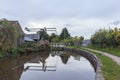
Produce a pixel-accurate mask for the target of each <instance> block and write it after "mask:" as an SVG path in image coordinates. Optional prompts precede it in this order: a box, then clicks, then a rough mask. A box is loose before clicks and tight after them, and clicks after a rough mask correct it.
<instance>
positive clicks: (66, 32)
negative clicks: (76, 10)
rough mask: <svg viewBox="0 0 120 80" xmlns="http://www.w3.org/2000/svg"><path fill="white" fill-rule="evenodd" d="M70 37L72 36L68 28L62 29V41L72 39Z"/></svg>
mask: <svg viewBox="0 0 120 80" xmlns="http://www.w3.org/2000/svg"><path fill="white" fill-rule="evenodd" d="M70 37H71V36H70V34H69V32H68V30H67V28H63V29H62V32H61V34H60V40H63V39H68V38H70Z"/></svg>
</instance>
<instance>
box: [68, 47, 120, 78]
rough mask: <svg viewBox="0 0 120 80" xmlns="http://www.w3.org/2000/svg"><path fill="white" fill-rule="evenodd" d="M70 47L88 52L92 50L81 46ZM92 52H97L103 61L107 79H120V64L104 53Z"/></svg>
mask: <svg viewBox="0 0 120 80" xmlns="http://www.w3.org/2000/svg"><path fill="white" fill-rule="evenodd" d="M69 48H74V49H80V50H84V51H87V52H91V51H88V50H85V49H83V48H80V47H69ZM91 53H93V54H95V55H96V56H97V57H98V58H99V60H100V61H101V63H102V67H101V70H102V72H103V75H104V78H105V80H120V75H119V74H120V66H118V65H117V64H116V63H115V62H114V61H113V60H112V59H110V58H108V57H106V56H104V55H101V54H98V53H95V52H91Z"/></svg>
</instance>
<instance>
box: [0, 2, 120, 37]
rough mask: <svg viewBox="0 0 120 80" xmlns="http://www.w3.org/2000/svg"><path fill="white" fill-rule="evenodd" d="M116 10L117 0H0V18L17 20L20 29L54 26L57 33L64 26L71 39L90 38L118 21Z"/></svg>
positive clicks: (119, 17)
mask: <svg viewBox="0 0 120 80" xmlns="http://www.w3.org/2000/svg"><path fill="white" fill-rule="evenodd" d="M119 7H120V1H119V0H2V1H1V2H0V15H1V18H7V19H10V20H18V21H19V22H20V23H21V25H22V27H26V26H34V27H45V26H46V27H57V30H58V34H59V33H60V31H61V30H62V28H64V27H67V28H68V29H69V30H70V33H71V35H73V36H76V35H77V36H81V35H83V36H85V37H86V38H90V35H91V34H93V32H95V30H97V29H99V28H104V27H106V28H108V26H109V23H110V22H113V21H116V20H119V19H120V15H119V14H120V9H119ZM118 23H119V22H115V23H113V24H115V25H117V24H118Z"/></svg>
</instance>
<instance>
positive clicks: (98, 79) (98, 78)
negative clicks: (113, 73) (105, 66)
mask: <svg viewBox="0 0 120 80" xmlns="http://www.w3.org/2000/svg"><path fill="white" fill-rule="evenodd" d="M64 50H65V51H70V52H76V53H78V54H80V55H82V56H83V57H85V58H86V59H88V60H89V61H90V63H91V64H92V66H93V67H94V70H95V73H96V76H95V79H96V80H105V79H104V77H103V74H102V71H101V65H102V64H101V62H100V60H99V59H98V58H97V57H96V56H95V55H94V54H91V53H89V52H86V51H83V50H77V49H70V48H64Z"/></svg>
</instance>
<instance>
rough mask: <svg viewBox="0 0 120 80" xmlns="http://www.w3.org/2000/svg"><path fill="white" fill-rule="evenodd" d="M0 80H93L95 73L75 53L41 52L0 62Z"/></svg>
mask: <svg viewBox="0 0 120 80" xmlns="http://www.w3.org/2000/svg"><path fill="white" fill-rule="evenodd" d="M0 80H95V71H94V68H93V67H92V65H91V64H90V62H89V61H88V60H87V59H85V58H84V57H82V56H81V55H79V54H77V53H70V52H62V51H59V52H51V53H49V52H42V53H34V54H29V55H24V56H21V57H18V58H10V59H7V60H1V61H0Z"/></svg>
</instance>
